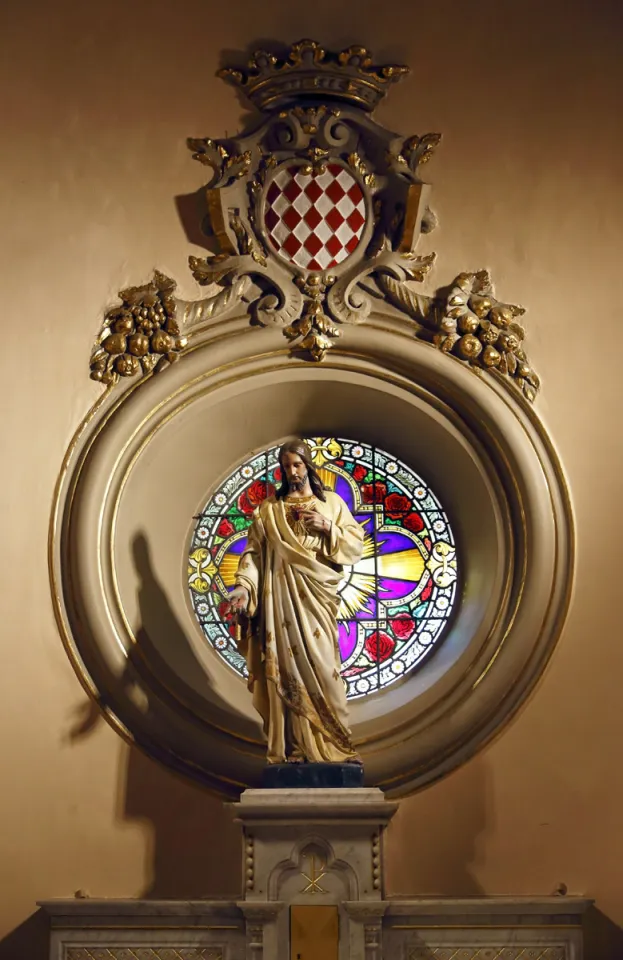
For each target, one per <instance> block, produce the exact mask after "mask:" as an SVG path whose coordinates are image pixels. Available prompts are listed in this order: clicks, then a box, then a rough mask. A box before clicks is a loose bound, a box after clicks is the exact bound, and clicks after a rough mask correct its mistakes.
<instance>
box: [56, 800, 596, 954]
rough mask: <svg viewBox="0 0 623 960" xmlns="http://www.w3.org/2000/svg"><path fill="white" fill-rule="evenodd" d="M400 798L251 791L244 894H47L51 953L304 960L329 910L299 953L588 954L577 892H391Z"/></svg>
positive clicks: (240, 816) (244, 814)
mask: <svg viewBox="0 0 623 960" xmlns="http://www.w3.org/2000/svg"><path fill="white" fill-rule="evenodd" d="M397 806H398V805H397V804H396V803H390V802H388V801H386V800H385V799H384V796H383V794H382V793H381V791H380V790H378V789H374V788H372V789H370V788H350V789H344V788H340V789H322V788H317V789H294V790H287V789H268V790H246V791H245V792H244V793H243V794H242V796H241V798H240V801H239V803H236V804H232V805H231V807H232V809H233V812H234V815H235V816H236V818H237V820H238V821H239V822H240V824H241V825H242V831H243V843H242V847H243V850H242V858H243V885H244V890H243V897H242V899H240V900H235V901H227V900H213V901H146V900H135V901H132V900H90V899H85V900H56V901H47V902H44V903H42V904H40V905H41V906H42V907H43V909H44V910H45V911H46V912H47V913H48V914H49V916H50V922H51V953H50V958H51V960H290V958H292V960H295V957H296V955H297V954H296V950H295V952H294V954H293V952H292V948H291V928H292V930H294V928H295V926H296V923H298V924H299V927H300V925H301V920H300V918H301V917H302V916H306V917H307V921H309V918H310V916H312V915H313V916H314V917H317V916H319V915H321V914H322V916H327V915H330V916H331V917H333V918H334V919H336V920H337V922H336V923H335V924H334V930H335V937H334V940H333V942H332V943H330V944H329V946H328V947H326V948H321V949H320V955H319V948H318V943H317V942H316V943H314V942H313V941H314V937H313V936H311V937H310V939H309V943H308V942H307V941H305V940H303V941H302V942H303V947H302V948H300V952H299V953H298V956H299V957H300V960H334V958H336V957H337V960H382V958H385V960H583V954H582V939H583V938H582V925H583V916H584V913H585V911H586V910H587V908H588V907H589V906H590V901H588V900H585V899H582V898H577V897H542V898H537V897H534V898H528V897H524V898H515V897H502V898H500V897H482V898H470V899H464V900H454V899H433V898H414V899H402V898H401V899H398V898H391V899H387V898H386V897H385V891H384V874H383V831H384V829H385V827H386V826H387V824H388V823H389V821H390V820H391V817H392V816H393V814H394V813H395V811H396V809H397ZM415 871H417V864H414V872H415ZM423 880H424V881H425V878H423ZM309 907H320V908H321V911H316V912H313V911H309V909H308V908H309ZM322 909H324V911H325V912H324V913H322ZM336 912H337V917H336ZM338 933H339V938H338ZM336 940H337V941H338V942H337V946H336V943H335V941H336ZM323 950H324V952H323ZM314 951H315V952H314ZM329 954H330V956H329Z"/></svg>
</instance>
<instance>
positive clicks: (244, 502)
mask: <svg viewBox="0 0 623 960" xmlns="http://www.w3.org/2000/svg"><path fill="white" fill-rule="evenodd" d="M238 509H239V510H240V511H241V513H246V514H249V513H253V511H254V510H255V507H254V506H253V505H252V504H251V503H249V498H248V497H247V494H246V491H245V492H244V493H241V494H240V496H239V497H238Z"/></svg>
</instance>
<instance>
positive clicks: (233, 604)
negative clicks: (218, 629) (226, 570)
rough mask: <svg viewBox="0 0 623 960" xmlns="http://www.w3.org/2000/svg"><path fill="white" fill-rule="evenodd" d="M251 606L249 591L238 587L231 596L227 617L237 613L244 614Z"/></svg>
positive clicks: (226, 609) (227, 607)
mask: <svg viewBox="0 0 623 960" xmlns="http://www.w3.org/2000/svg"><path fill="white" fill-rule="evenodd" d="M248 606H249V591H248V590H247V588H246V587H243V586H240V585H238V586H237V587H234V589H233V590H232V591H231V593H230V594H229V599H228V602H227V606H226V608H225V616H226V617H227V618H229V617H232V616H233V615H234V614H236V613H244V612H245V611H246V609H247V607H248Z"/></svg>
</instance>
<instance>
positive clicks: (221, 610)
mask: <svg viewBox="0 0 623 960" xmlns="http://www.w3.org/2000/svg"><path fill="white" fill-rule="evenodd" d="M228 604H229V600H221V602H220V603H219V605H218V615H219V617H220V618H221V620H231V616H232V615H231V613H230V611H229V610H228V609H227V607H228Z"/></svg>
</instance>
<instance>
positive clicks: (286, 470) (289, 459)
mask: <svg viewBox="0 0 623 960" xmlns="http://www.w3.org/2000/svg"><path fill="white" fill-rule="evenodd" d="M279 466H280V467H281V487H280V488H279V490H278V491H277V497H285V496H286V494H287V493H288V492H289V491H290V490H292V489H296V487H297V486H299V485H302V486H304V485H305V481H306V480H309V485H310V487H311V489H312V493H313V494H314V496H316V497H318V499H319V500H326V497H325V495H324V490H325V487H324V484H323V482H322V480H321V479H320V477H319V475H318V471H317V470H316V468H315V466H314V464H313V461H312V455H311V450H310V449H309V447H308V445H307V444H306V443H305V441H304V440H288V442H287V443H284V444H283V446H281V447H280V449H279Z"/></svg>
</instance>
